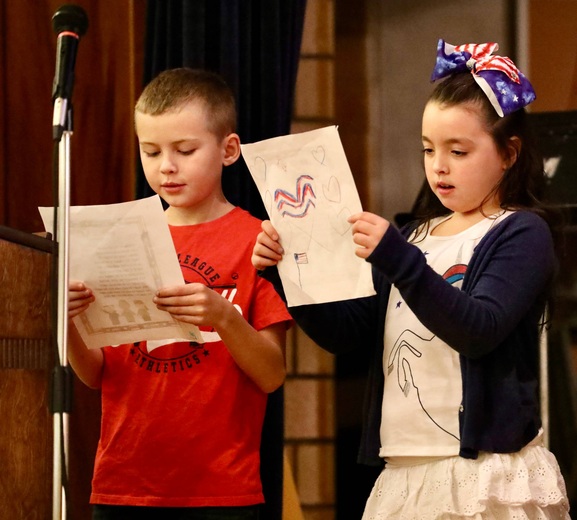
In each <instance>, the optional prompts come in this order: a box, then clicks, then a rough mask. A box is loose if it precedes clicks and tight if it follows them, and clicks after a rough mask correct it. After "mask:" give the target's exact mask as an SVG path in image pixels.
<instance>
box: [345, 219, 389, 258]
mask: <svg viewBox="0 0 577 520" xmlns="http://www.w3.org/2000/svg"><path fill="white" fill-rule="evenodd" d="M348 222H349V223H351V224H352V225H353V227H352V231H353V242H354V243H355V244H356V245H357V246H359V247H357V248H356V249H355V254H356V255H357V256H358V257H360V258H365V259H366V258H368V257H369V256H370V255H371V254H372V253H373V251H374V250H375V248H376V247H377V245H378V244H379V242H380V241H381V239H382V238H383V236H384V235H385V233H386V232H387V229H389V226H390V225H391V224H390V222H389V221H388V220H386V219H384V218H383V217H380V216H379V215H375V214H374V213H369V212H367V211H363V212H362V213H356V214H355V215H351V216H350V217H349V218H348Z"/></svg>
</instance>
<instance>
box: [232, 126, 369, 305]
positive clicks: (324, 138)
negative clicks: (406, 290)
mask: <svg viewBox="0 0 577 520" xmlns="http://www.w3.org/2000/svg"><path fill="white" fill-rule="evenodd" d="M242 153H243V157H244V159H245V161H246V164H247V166H248V168H249V170H250V173H251V175H252V177H253V179H254V181H255V183H256V185H257V187H258V189H259V192H260V195H261V197H262V200H263V202H264V205H265V209H266V211H267V213H268V216H269V218H270V220H271V222H272V224H273V226H274V227H275V229H276V230H277V231H278V233H279V235H280V237H281V243H282V246H283V249H284V250H285V256H284V259H283V262H281V264H282V265H281V264H279V274H280V275H281V279H282V280H283V284H288V285H290V288H288V290H287V288H285V292H286V293H287V300H288V302H289V305H294V304H300V303H311V298H312V302H316V301H319V302H320V301H333V299H335V298H337V299H338V298H341V299H342V298H343V297H344V296H343V295H344V294H348V293H350V294H351V297H358V296H361V295H367V294H370V293H371V291H373V290H374V289H373V287H372V280H371V275H370V266H365V265H362V264H363V262H362V261H361V260H360V259H358V258H357V257H355V255H354V244H353V242H352V236H351V235H350V233H349V232H350V228H351V225H350V224H349V222H348V220H347V219H348V217H349V216H350V215H351V214H352V213H356V212H359V211H362V208H361V204H360V200H359V197H358V193H357V190H356V187H355V185H354V180H353V178H352V173H351V171H350V169H349V167H348V163H347V161H346V156H345V154H344V150H343V148H342V145H341V143H340V140H339V137H338V132H337V129H336V127H327V128H322V129H319V130H313V131H310V132H303V133H301V134H294V135H288V136H282V137H277V138H273V139H269V140H265V141H261V142H259V143H253V144H249V145H242ZM359 280H362V281H359ZM293 284H294V286H293Z"/></svg>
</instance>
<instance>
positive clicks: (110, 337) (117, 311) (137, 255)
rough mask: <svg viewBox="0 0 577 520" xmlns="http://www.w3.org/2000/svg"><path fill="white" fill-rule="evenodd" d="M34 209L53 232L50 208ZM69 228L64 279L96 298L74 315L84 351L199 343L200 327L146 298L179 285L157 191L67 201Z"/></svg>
mask: <svg viewBox="0 0 577 520" xmlns="http://www.w3.org/2000/svg"><path fill="white" fill-rule="evenodd" d="M38 209H39V211H40V215H41V217H42V220H43V222H44V227H45V228H46V231H48V232H50V233H52V232H53V218H54V214H53V212H54V209H53V208H47V207H41V208H38ZM69 230H70V239H69V273H68V276H69V280H81V281H83V282H85V284H86V285H87V286H88V287H90V289H92V291H93V292H94V296H95V298H96V299H95V301H94V303H92V304H91V305H90V307H89V308H88V310H87V311H85V312H83V313H82V314H80V315H79V316H76V317H75V318H73V319H74V323H75V325H76V327H77V328H78V331H79V332H80V334H81V336H82V338H83V340H84V342H85V343H86V346H87V347H88V348H99V347H103V346H107V345H118V344H122V343H133V342H136V341H145V340H163V339H167V338H180V339H181V340H182V341H196V342H199V343H202V341H203V340H202V335H201V333H200V331H199V329H198V327H196V326H195V325H190V324H186V323H183V322H179V321H177V320H175V319H174V318H172V316H170V314H168V313H167V312H165V311H160V310H158V309H157V308H156V306H155V305H154V304H153V302H152V298H153V296H154V294H155V292H156V290H157V289H159V288H161V287H167V286H172V285H182V284H184V283H185V282H184V278H183V276H182V271H181V269H180V265H179V263H178V258H177V256H176V251H175V249H174V243H173V242H172V238H171V236H170V230H169V229H168V224H167V222H166V217H165V215H164V210H163V208H162V203H161V202H160V198H159V197H158V195H155V196H153V197H148V198H145V199H140V200H136V201H132V202H123V203H120V204H108V205H100V206H72V207H71V208H70V220H69Z"/></svg>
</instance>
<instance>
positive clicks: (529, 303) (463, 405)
mask: <svg viewBox="0 0 577 520" xmlns="http://www.w3.org/2000/svg"><path fill="white" fill-rule="evenodd" d="M496 49H497V45H496V44H484V45H474V44H471V45H464V46H459V47H455V46H452V45H449V44H446V43H445V42H444V41H443V40H440V41H439V46H438V52H437V63H436V66H435V70H434V72H433V77H432V79H433V80H437V79H440V78H445V79H444V80H443V81H442V82H441V83H439V84H438V85H437V87H436V88H435V90H434V91H433V93H432V95H431V96H430V98H429V100H428V102H427V104H426V106H425V110H424V113H423V122H422V134H423V135H422V141H423V155H424V166H425V173H426V179H427V182H428V185H429V187H430V190H429V191H428V193H427V194H426V196H424V197H423V200H422V201H421V204H420V210H419V219H418V220H417V221H416V223H415V224H414V225H408V226H406V227H405V228H403V229H402V230H401V231H398V230H397V229H396V228H394V227H393V226H391V225H390V223H389V222H388V221H387V220H385V219H384V218H382V217H379V216H377V215H374V214H371V213H367V212H363V213H360V214H357V215H353V216H352V217H350V219H349V221H350V223H351V224H352V233H353V240H354V242H355V244H356V246H357V249H356V254H357V255H358V256H359V257H361V258H364V259H366V260H367V261H368V262H370V263H371V265H372V267H373V278H374V285H375V288H376V291H377V295H376V296H374V297H370V298H359V299H354V300H348V301H340V302H332V303H328V304H320V305H308V306H301V307H292V308H291V309H290V310H291V314H292V315H293V317H294V318H295V319H296V321H297V322H298V323H299V324H300V325H301V327H302V328H303V330H304V331H305V332H306V333H307V334H308V335H309V336H310V337H311V338H312V339H313V340H314V341H316V342H317V343H318V344H319V345H320V346H321V347H323V348H325V349H327V350H329V351H331V352H335V353H337V352H341V351H344V350H349V349H361V348H365V349H366V348H370V349H372V352H373V363H372V364H371V368H370V374H369V379H368V391H367V398H366V399H367V400H366V403H365V417H364V429H363V435H362V440H361V447H360V451H359V462H362V463H366V464H373V465H374V464H382V463H383V462H384V463H385V469H383V471H382V472H381V474H380V476H379V477H378V479H377V481H376V483H375V485H374V487H373V490H372V492H371V495H370V497H369V499H368V501H367V504H366V507H365V512H364V516H363V519H364V520H373V519H375V520H376V519H379V520H381V519H386V518H395V519H411V520H412V519H418V520H425V519H431V520H432V519H441V518H442V519H451V518H454V519H457V518H459V519H462V518H471V519H481V518H483V519H485V518H495V519H501V518H505V519H513V518H515V519H520V518H525V519H529V520H536V519H539V518H560V519H568V518H569V514H568V509H569V506H568V500H567V497H566V491H565V484H564V481H563V478H562V476H561V473H560V470H559V466H558V464H557V461H556V460H555V457H554V456H553V454H552V453H551V452H550V451H548V450H547V449H546V448H545V447H544V446H543V442H542V429H541V419H540V417H539V400H538V393H537V389H538V349H539V336H540V329H541V325H542V317H543V314H544V310H545V306H546V303H547V301H548V299H549V298H550V297H551V291H552V288H553V278H554V272H555V267H556V258H555V251H554V242H553V238H552V232H551V229H552V227H553V224H552V218H551V217H552V215H551V212H550V211H548V210H547V208H546V207H545V205H544V204H543V203H542V202H540V197H541V196H542V191H543V188H544V183H545V177H544V175H543V163H542V160H541V158H540V157H539V155H538V154H537V152H536V150H535V148H534V145H533V143H532V142H531V140H530V135H529V132H528V128H527V117H526V114H525V109H524V107H525V106H526V105H527V104H528V103H530V102H531V101H532V100H533V99H534V98H535V94H534V92H533V89H532V87H531V85H530V83H529V81H528V80H527V79H526V78H525V77H524V76H523V75H522V74H521V73H520V72H519V71H518V70H517V69H516V68H515V66H514V64H513V63H512V62H511V60H509V59H508V58H503V57H500V56H491V54H492V52H493V51H494V50H496ZM262 229H263V231H262V232H261V233H260V235H259V237H258V239H257V242H256V244H255V247H254V251H253V258H252V260H253V265H254V266H255V267H256V268H257V269H259V270H264V269H265V268H268V267H271V266H274V265H276V264H277V263H278V262H279V261H280V260H281V259H282V254H283V250H282V246H281V245H280V242H279V236H278V234H277V233H276V231H275V230H274V228H273V227H272V225H271V224H270V222H268V221H267V222H265V223H263V225H262ZM276 273H277V272H276V270H275V269H272V270H271V269H266V270H265V271H264V276H266V277H268V278H270V279H271V280H272V281H273V282H274V283H275V287H276V288H277V290H278V291H279V292H281V294H282V285H281V284H280V280H279V279H278V276H277V274H276ZM275 278H276V279H275Z"/></svg>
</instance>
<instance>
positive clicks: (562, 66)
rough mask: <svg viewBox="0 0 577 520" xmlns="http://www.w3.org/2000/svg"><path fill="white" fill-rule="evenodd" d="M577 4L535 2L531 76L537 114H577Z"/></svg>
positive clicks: (561, 0) (558, 0)
mask: <svg viewBox="0 0 577 520" xmlns="http://www.w3.org/2000/svg"><path fill="white" fill-rule="evenodd" d="M576 20H577V2H574V1H572V0H531V2H530V11H529V67H530V70H529V72H528V73H527V76H528V77H529V79H530V80H531V82H532V83H533V86H534V87H535V91H536V92H537V99H536V100H535V102H534V103H533V104H532V106H531V109H532V110H534V111H535V112H552V111H563V110H577V90H576V86H577V53H576V52H575V49H576V48H577V31H576V30H575V23H576Z"/></svg>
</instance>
